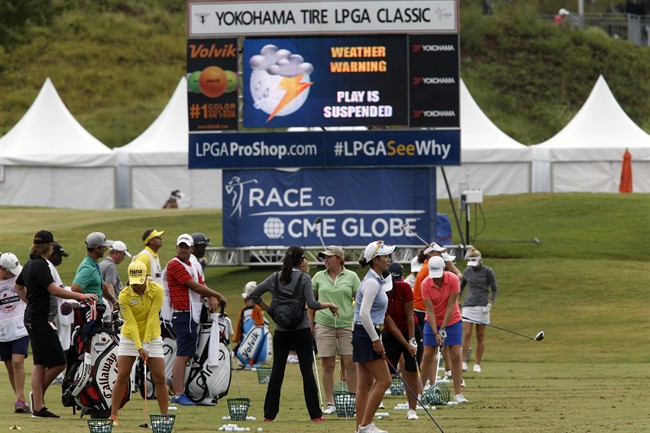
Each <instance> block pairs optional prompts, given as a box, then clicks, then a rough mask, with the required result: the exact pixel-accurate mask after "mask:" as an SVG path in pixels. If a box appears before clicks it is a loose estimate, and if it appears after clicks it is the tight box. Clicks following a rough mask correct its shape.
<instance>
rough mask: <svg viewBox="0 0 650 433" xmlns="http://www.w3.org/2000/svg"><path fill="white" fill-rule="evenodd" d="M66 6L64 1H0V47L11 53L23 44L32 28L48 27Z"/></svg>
mask: <svg viewBox="0 0 650 433" xmlns="http://www.w3.org/2000/svg"><path fill="white" fill-rule="evenodd" d="M65 6H66V0H59V1H57V0H2V1H0V46H2V47H3V48H4V49H5V50H7V51H11V50H13V49H14V48H16V46H18V45H20V44H21V43H23V42H24V41H25V40H26V39H27V38H28V36H27V35H28V34H29V29H30V27H32V26H43V25H49V24H50V23H51V22H52V20H53V19H54V17H55V16H56V15H58V14H60V13H61V12H62V11H63V10H64V9H65Z"/></svg>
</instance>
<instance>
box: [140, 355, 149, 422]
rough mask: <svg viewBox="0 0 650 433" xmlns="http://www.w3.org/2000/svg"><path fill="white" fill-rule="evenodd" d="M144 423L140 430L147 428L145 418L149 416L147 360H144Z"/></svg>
mask: <svg viewBox="0 0 650 433" xmlns="http://www.w3.org/2000/svg"><path fill="white" fill-rule="evenodd" d="M142 382H143V383H144V422H143V423H142V424H140V427H142V428H149V424H147V417H148V416H149V409H148V408H147V360H146V359H145V360H144V380H143V381H142Z"/></svg>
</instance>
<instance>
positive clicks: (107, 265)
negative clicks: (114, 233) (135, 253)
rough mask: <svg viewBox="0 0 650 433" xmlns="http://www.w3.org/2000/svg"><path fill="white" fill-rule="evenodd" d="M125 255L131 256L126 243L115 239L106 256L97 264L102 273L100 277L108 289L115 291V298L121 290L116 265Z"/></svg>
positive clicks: (120, 281)
mask: <svg viewBox="0 0 650 433" xmlns="http://www.w3.org/2000/svg"><path fill="white" fill-rule="evenodd" d="M125 257H129V258H131V254H130V253H129V250H128V249H127V248H126V244H125V243H124V242H122V241H115V242H113V245H112V246H111V249H110V251H109V252H108V256H106V258H105V259H104V260H102V261H101V263H100V264H99V272H100V273H101V274H102V279H103V280H104V282H105V283H106V285H107V286H108V288H109V290H112V291H113V292H114V293H115V298H118V297H119V295H120V291H121V290H122V280H121V279H120V273H119V271H118V270H117V266H118V265H119V264H121V263H122V262H123V261H124V258H125Z"/></svg>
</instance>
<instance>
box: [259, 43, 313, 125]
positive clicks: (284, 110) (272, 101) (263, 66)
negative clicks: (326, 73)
mask: <svg viewBox="0 0 650 433" xmlns="http://www.w3.org/2000/svg"><path fill="white" fill-rule="evenodd" d="M249 65H250V67H251V68H252V69H253V73H252V74H251V77H250V92H251V96H252V97H253V101H254V106H255V108H257V109H258V110H262V111H263V112H264V113H266V114H268V115H269V117H268V119H267V120H266V121H267V122H268V121H269V120H271V119H272V118H273V117H275V116H287V115H289V114H292V113H294V112H296V111H297V110H299V109H300V107H302V106H303V104H304V103H305V101H306V100H307V97H308V96H309V87H310V86H311V85H312V84H313V83H312V82H311V81H310V77H309V74H311V73H312V72H313V71H314V67H313V66H312V65H311V64H310V63H306V62H305V61H304V59H303V58H302V56H300V55H299V54H292V53H291V51H289V50H285V49H278V47H276V46H275V45H272V44H269V45H265V46H264V47H262V49H261V50H260V54H257V55H255V56H253V57H251V59H250V61H249Z"/></svg>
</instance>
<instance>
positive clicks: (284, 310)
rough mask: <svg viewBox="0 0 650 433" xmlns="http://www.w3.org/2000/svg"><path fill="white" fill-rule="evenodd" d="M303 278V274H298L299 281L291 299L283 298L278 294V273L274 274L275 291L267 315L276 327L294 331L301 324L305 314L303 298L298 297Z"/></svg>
mask: <svg viewBox="0 0 650 433" xmlns="http://www.w3.org/2000/svg"><path fill="white" fill-rule="evenodd" d="M304 278H305V274H300V280H298V283H297V284H296V287H295V289H293V293H292V294H291V297H285V296H284V295H282V293H281V292H280V276H279V272H276V273H275V285H274V289H275V290H274V291H273V299H272V300H271V305H270V306H269V310H268V313H269V316H271V318H272V319H273V321H274V322H275V323H276V325H279V326H281V327H283V328H286V329H295V328H296V326H298V325H299V324H300V322H302V319H303V317H304V314H305V298H304V296H301V295H300V292H301V291H302V288H303V282H304Z"/></svg>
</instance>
